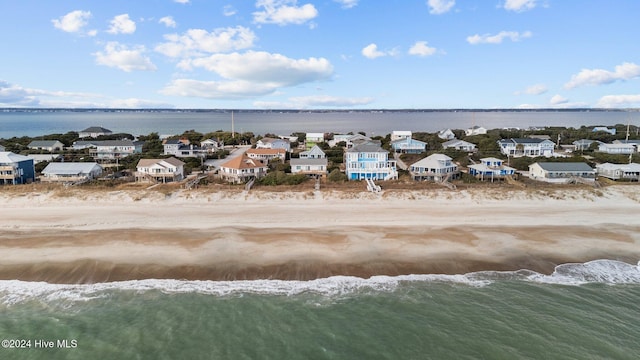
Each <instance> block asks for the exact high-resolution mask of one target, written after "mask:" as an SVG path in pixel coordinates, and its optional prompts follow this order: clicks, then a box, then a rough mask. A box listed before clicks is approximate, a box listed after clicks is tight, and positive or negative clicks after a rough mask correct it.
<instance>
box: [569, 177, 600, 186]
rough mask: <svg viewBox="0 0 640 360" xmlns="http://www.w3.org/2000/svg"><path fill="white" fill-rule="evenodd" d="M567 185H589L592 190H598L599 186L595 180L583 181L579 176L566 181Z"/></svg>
mask: <svg viewBox="0 0 640 360" xmlns="http://www.w3.org/2000/svg"><path fill="white" fill-rule="evenodd" d="M567 184H585V185H591V186H593V187H594V188H599V187H600V186H601V185H600V183H599V182H597V181H596V179H585V178H581V177H579V176H572V177H570V178H569V180H567Z"/></svg>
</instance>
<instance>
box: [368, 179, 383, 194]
mask: <svg viewBox="0 0 640 360" xmlns="http://www.w3.org/2000/svg"><path fill="white" fill-rule="evenodd" d="M365 180H366V182H367V190H369V191H371V192H375V193H378V192H380V191H382V188H381V187H380V185H376V183H375V182H374V181H373V180H372V179H365Z"/></svg>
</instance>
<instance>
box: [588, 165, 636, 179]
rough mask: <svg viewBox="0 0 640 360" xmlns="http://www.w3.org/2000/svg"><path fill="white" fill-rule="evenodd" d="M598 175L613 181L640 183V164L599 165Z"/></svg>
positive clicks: (597, 168)
mask: <svg viewBox="0 0 640 360" xmlns="http://www.w3.org/2000/svg"><path fill="white" fill-rule="evenodd" d="M596 173H597V174H598V176H602V177H606V178H608V179H611V180H628V181H640V164H636V163H631V164H611V163H604V164H598V165H596Z"/></svg>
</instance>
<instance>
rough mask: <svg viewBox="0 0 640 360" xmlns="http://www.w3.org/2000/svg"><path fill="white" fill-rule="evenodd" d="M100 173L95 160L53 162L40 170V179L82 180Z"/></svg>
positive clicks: (67, 181) (46, 180) (51, 180)
mask: <svg viewBox="0 0 640 360" xmlns="http://www.w3.org/2000/svg"><path fill="white" fill-rule="evenodd" d="M101 174H102V167H101V166H100V165H98V163H96V162H54V163H49V165H47V167H45V168H44V170H42V177H41V178H40V180H41V181H45V182H65V183H73V182H84V181H88V180H93V179H95V178H97V177H98V176H100V175H101Z"/></svg>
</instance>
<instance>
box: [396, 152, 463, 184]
mask: <svg viewBox="0 0 640 360" xmlns="http://www.w3.org/2000/svg"><path fill="white" fill-rule="evenodd" d="M409 173H410V174H411V178H412V179H413V180H416V181H423V180H427V181H447V180H453V179H455V178H457V177H458V176H459V175H460V172H459V171H458V165H456V164H454V163H453V161H451V158H450V157H448V156H447V155H444V154H432V155H429V156H427V157H426V158H424V159H421V160H418V161H417V162H415V163H413V164H411V166H409Z"/></svg>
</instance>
